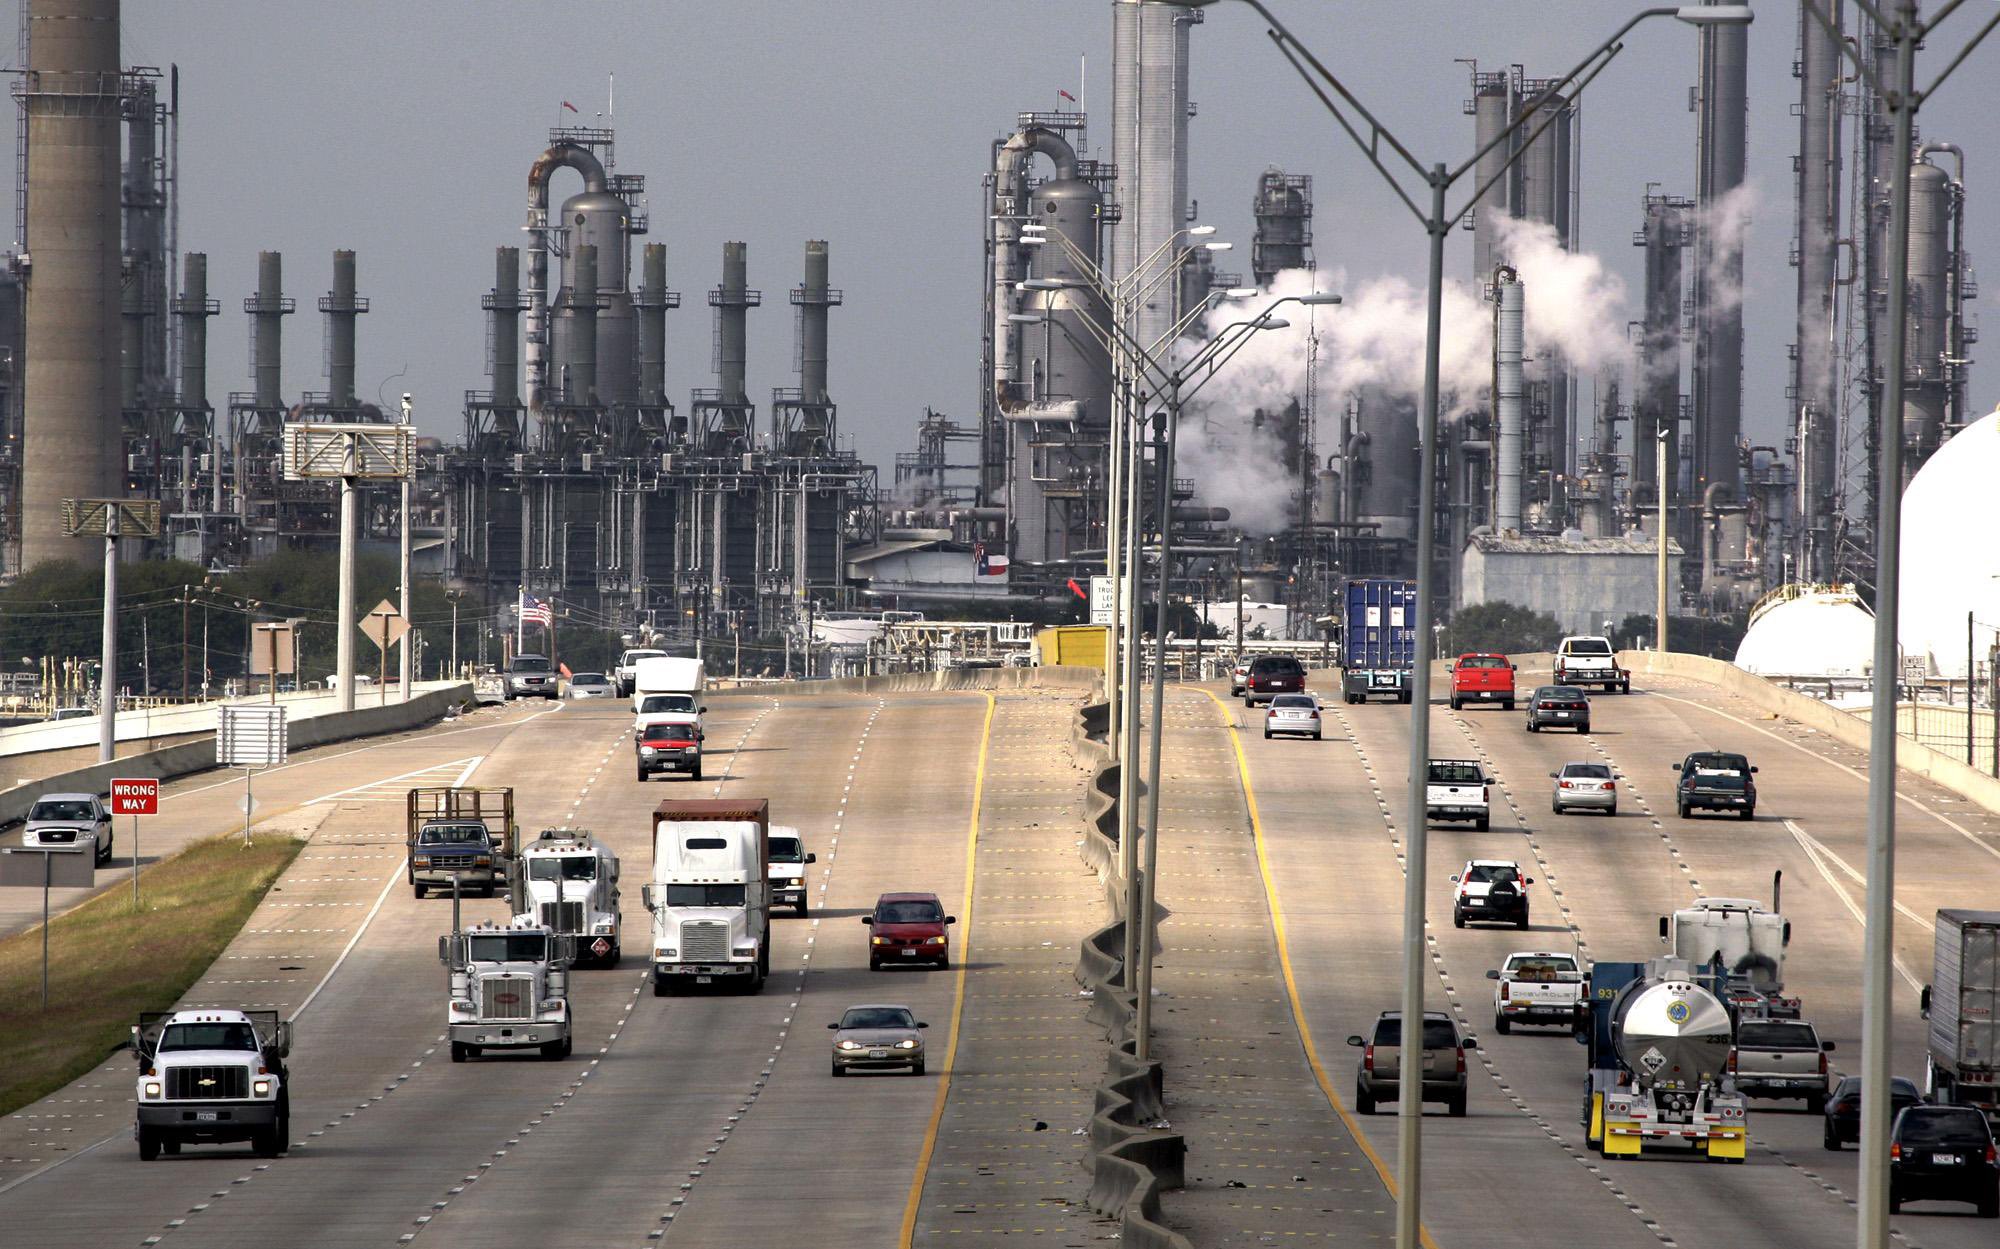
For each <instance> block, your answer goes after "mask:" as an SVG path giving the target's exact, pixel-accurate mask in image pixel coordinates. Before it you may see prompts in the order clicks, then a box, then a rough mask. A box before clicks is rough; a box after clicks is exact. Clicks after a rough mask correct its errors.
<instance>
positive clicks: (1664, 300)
mask: <svg viewBox="0 0 2000 1249" xmlns="http://www.w3.org/2000/svg"><path fill="white" fill-rule="evenodd" d="M1644 208H1645V214H1646V216H1645V225H1644V228H1642V229H1641V230H1640V231H1639V233H1638V235H1637V236H1636V237H1635V238H1634V240H1633V241H1634V242H1635V243H1637V244H1638V245H1639V246H1641V247H1643V248H1645V249H1646V260H1645V266H1646V294H1645V298H1646V313H1645V315H1646V319H1645V322H1644V323H1643V327H1642V329H1641V331H1640V337H1639V377H1638V382H1637V385H1636V386H1635V387H1634V388H1633V389H1634V393H1635V398H1636V400H1637V402H1636V403H1635V404H1634V406H1633V409H1632V502H1633V504H1634V505H1635V506H1639V507H1645V508H1652V507H1656V506H1657V505H1658V504H1659V501H1660V495H1659V492H1660V491H1665V493H1666V496H1667V499H1668V502H1669V503H1670V504H1671V503H1673V502H1674V501H1675V500H1676V494H1677V492H1676V489H1675V487H1676V486H1677V484H1678V481H1679V472H1680V419H1681V286H1682V277H1681V269H1682V264H1681V253H1682V252H1683V251H1684V250H1685V249H1686V247H1687V244H1688V233H1689V219H1690V217H1691V216H1692V214H1693V211H1694V202H1693V201H1692V200H1689V199H1686V198H1684V197H1681V196H1673V195H1648V196H1646V199H1645V205H1644ZM1662 429H1664V430H1665V431H1666V436H1667V480H1666V481H1665V482H1664V483H1662V482H1658V481H1656V480H1655V475H1656V472H1657V462H1656V459H1655V457H1656V456H1658V454H1659V444H1658V439H1659V435H1660V431H1661V430H1662Z"/></svg>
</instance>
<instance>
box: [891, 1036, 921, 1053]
mask: <svg viewBox="0 0 2000 1249" xmlns="http://www.w3.org/2000/svg"><path fill="white" fill-rule="evenodd" d="M919 1044H920V1042H919V1041H918V1040H917V1038H915V1037H911V1038H910V1039H909V1040H907V1041H898V1042H896V1048H897V1049H899V1050H913V1049H915V1048H917V1046H918V1045H919Z"/></svg>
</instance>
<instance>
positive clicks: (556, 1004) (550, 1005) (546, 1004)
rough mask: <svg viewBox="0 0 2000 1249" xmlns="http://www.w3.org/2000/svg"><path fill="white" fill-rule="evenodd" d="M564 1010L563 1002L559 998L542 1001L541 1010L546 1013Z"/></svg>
mask: <svg viewBox="0 0 2000 1249" xmlns="http://www.w3.org/2000/svg"><path fill="white" fill-rule="evenodd" d="M562 1008H563V1000H562V999H561V998H559V997H549V998H543V999H542V1002H541V1009H542V1010H544V1011H557V1010H561V1009H562Z"/></svg>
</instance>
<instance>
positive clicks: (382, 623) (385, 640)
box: [361, 599, 410, 650]
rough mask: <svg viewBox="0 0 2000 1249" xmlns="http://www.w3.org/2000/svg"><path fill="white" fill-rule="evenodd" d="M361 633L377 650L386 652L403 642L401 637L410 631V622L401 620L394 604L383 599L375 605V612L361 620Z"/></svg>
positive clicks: (400, 614) (400, 615)
mask: <svg viewBox="0 0 2000 1249" xmlns="http://www.w3.org/2000/svg"><path fill="white" fill-rule="evenodd" d="M361 631H362V632H363V633H365V634H367V635H368V640H369V641H371V642H373V643H375V645H376V646H377V647H378V648H380V649H382V650H388V649H389V648H390V647H391V646H394V645H395V644H396V643H398V642H400V641H402V640H403V635H404V634H405V633H408V632H409V631H410V622H409V621H407V620H405V619H403V617H402V613H400V612H398V611H397V610H396V605H395V604H394V603H391V602H390V601H389V600H388V599H383V600H382V601H381V602H379V603H377V604H375V610H373V611H371V612H369V613H368V615H367V616H365V617H363V618H362V621H361Z"/></svg>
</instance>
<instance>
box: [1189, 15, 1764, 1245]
mask: <svg viewBox="0 0 2000 1249" xmlns="http://www.w3.org/2000/svg"><path fill="white" fill-rule="evenodd" d="M1216 2H1217V0H1190V3H1191V4H1194V5H1196V6H1201V5H1206V4H1213V3H1216ZM1241 2H1242V3H1244V4H1248V5H1249V6H1250V7H1251V8H1253V9H1255V10H1256V11H1257V13H1258V15H1259V16H1261V17H1262V18H1263V19H1264V20H1265V22H1267V23H1268V24H1269V26H1270V29H1269V31H1268V33H1269V35H1270V38H1271V41H1272V42H1273V43H1275V44H1276V45H1277V46H1278V50H1279V52H1281V53H1282V54H1283V55H1284V57H1285V59H1286V60H1287V61H1288V62H1290V64H1291V66H1292V68H1293V69H1294V70H1296V71H1297V72H1298V74H1299V76H1300V77H1301V78H1303V79H1304V80H1305V81H1306V84H1307V86H1308V87H1310V88H1311V89H1312V92H1313V94H1314V95H1315V96H1317V97H1318V98H1319V101H1320V103H1321V104H1323V105H1325V106H1326V108H1327V110H1328V111H1329V112H1331V113H1332V114H1333V116H1334V118H1335V120H1336V121H1338V122H1339V123H1340V126H1341V128H1342V129H1343V130H1345V131H1346V132H1347V134H1348V136H1349V137H1350V138H1352V139H1353V140H1354V141H1355V143H1356V144H1357V145H1358V146H1359V147H1360V148H1361V151H1362V154H1363V155H1364V156H1365V157H1366V158H1367V160H1368V163H1369V164H1371V165H1373V166H1374V167H1375V171H1376V172H1377V173H1379V174H1381V175H1382V177H1383V178H1384V179H1385V180H1386V181H1387V182H1388V183H1389V185H1390V188H1391V189H1392V190H1394V191H1395V193H1396V196H1397V198H1399V199H1401V200H1402V201H1403V204H1404V206H1405V207H1407V208H1408V209H1409V210H1410V212H1411V214H1412V215H1413V216H1415V217H1416V218H1417V219H1418V221H1420V222H1421V223H1422V224H1423V227H1424V231H1425V233H1426V235H1427V236H1428V238H1429V241H1430V276H1429V283H1428V295H1429V298H1428V301H1427V308H1426V315H1425V333H1424V390H1423V399H1422V406H1421V407H1420V408H1419V409H1418V412H1417V422H1418V434H1417V443H1418V466H1419V467H1418V477H1417V535H1416V560H1417V577H1416V580H1417V595H1416V598H1417V601H1416V616H1417V618H1416V620H1415V621H1413V622H1412V623H1413V624H1414V625H1415V628H1413V629H1412V630H1411V633H1412V649H1413V650H1414V651H1415V652H1416V653H1415V655H1414V656H1413V657H1412V658H1413V661H1414V671H1413V672H1412V673H1411V681H1410V754H1409V786H1408V790H1407V793H1406V800H1407V802H1408V806H1407V808H1406V809H1407V811H1408V812H1409V816H1408V819H1409V831H1408V834H1407V836H1406V838H1405V842H1404V847H1405V862H1404V872H1405V876H1404V886H1403V1001H1402V1012H1403V1014H1402V1017H1403V1027H1404V1028H1405V1030H1411V1029H1420V1028H1421V1026H1422V1019H1423V1010H1424V984H1425V977H1426V976H1427V975H1428V974H1429V972H1428V955H1427V952H1426V950H1425V946H1424V937H1425V933H1424V906H1425V898H1424V889H1425V886H1426V881H1425V872H1426V868H1427V855H1428V851H1429V846H1428V837H1427V834H1428V830H1427V828H1426V824H1425V819H1424V808H1425V803H1424V784H1425V778H1426V775H1427V773H1428V768H1429V763H1430V687H1431V655H1430V650H1431V638H1430V630H1429V629H1428V628H1426V627H1425V626H1426V625H1427V624H1428V623H1429V622H1430V619H1431V617H1432V615H1433V606H1432V600H1433V597H1434V585H1435V582H1436V576H1435V569H1434V567H1433V564H1434V561H1433V559H1432V551H1431V547H1432V545H1433V543H1434V541H1435V520H1436V518H1435V516H1434V512H1435V510H1436V501H1437V448H1438V441H1437V429H1438V361H1439V356H1440V354H1441V352H1442V348H1443V309H1444V241H1445V238H1446V236H1447V234H1448V233H1449V232H1450V231H1451V230H1452V228H1453V227H1455V226H1456V225H1457V224H1458V221H1459V219H1460V218H1461V217H1463V216H1464V212H1463V211H1462V210H1461V211H1459V212H1448V211H1447V210H1446V205H1445V196H1446V194H1447V193H1448V192H1449V191H1450V190H1451V188H1452V187H1453V185H1455V184H1456V183H1457V182H1458V181H1459V179H1461V178H1463V177H1464V176H1465V175H1466V174H1468V173H1471V172H1472V171H1473V170H1474V169H1475V168H1477V166H1478V164H1479V162H1480V160H1481V158H1483V157H1484V156H1486V154H1487V153H1488V152H1490V151H1492V150H1493V149H1494V148H1497V147H1499V146H1500V145H1501V144H1503V143H1507V142H1509V141H1510V140H1511V138H1512V136H1513V135H1514V134H1515V133H1516V132H1517V131H1519V130H1521V129H1522V128H1523V127H1525V126H1527V125H1528V124H1529V123H1530V122H1531V121H1533V120H1534V119H1535V118H1536V117H1537V116H1541V117H1542V120H1541V124H1540V125H1539V126H1536V127H1535V129H1534V131H1533V132H1532V133H1531V134H1530V135H1529V137H1528V140H1527V142H1526V143H1525V144H1523V145H1522V147H1521V148H1519V149H1517V150H1516V153H1515V154H1514V155H1510V156H1509V157H1508V158H1507V159H1506V160H1505V161H1503V162H1501V164H1500V166H1499V168H1498V169H1497V170H1495V172H1494V173H1493V175H1492V176H1491V177H1490V178H1489V179H1488V180H1487V182H1486V183H1485V184H1484V185H1481V186H1478V187H1476V188H1475V189H1474V190H1473V193H1472V195H1471V197H1470V201H1469V202H1470V203H1471V204H1477V203H1479V201H1480V199H1481V197H1483V196H1484V195H1485V193H1486V191H1487V190H1488V188H1490V187H1491V186H1492V185H1493V183H1494V182H1496V181H1498V180H1499V178H1500V177H1501V176H1502V174H1504V173H1505V171H1506V170H1507V169H1508V168H1510V167H1511V166H1512V165H1513V164H1514V162H1515V160H1516V159H1518V152H1519V151H1524V150H1526V149H1527V148H1528V147H1530V146H1532V145H1533V143H1534V141H1535V139H1536V138H1538V137H1540V135H1541V133H1542V131H1544V130H1546V129H1547V128H1548V127H1549V126H1550V125H1551V124H1553V123H1554V121H1555V119H1556V117H1557V116H1558V113H1557V111H1556V110H1553V109H1543V108H1542V105H1543V104H1544V103H1545V102H1547V101H1548V100H1549V99H1550V98H1552V97H1553V96H1555V95H1556V94H1557V93H1559V92H1561V91H1564V90H1567V89H1569V88H1570V86H1571V84H1572V83H1574V84H1575V92H1576V93H1581V92H1582V91H1583V89H1584V88H1585V87H1587V86H1589V85H1590V81H1591V79H1593V78H1595V77H1596V76H1597V75H1598V73H1600V72H1601V71H1602V70H1603V69H1604V67H1605V66H1606V65H1608V64H1609V63H1610V62H1611V59H1612V58H1613V57H1615V56H1617V55H1618V53H1619V52H1620V51H1621V50H1622V49H1623V46H1624V45H1623V44H1622V43H1620V40H1622V39H1623V38H1624V37H1625V35H1626V33H1627V32H1629V31H1630V30H1631V29H1632V28H1633V27H1635V26H1637V25H1638V24H1639V23H1640V22H1642V21H1645V20H1646V19H1647V18H1650V17H1674V18H1678V19H1679V20H1681V21H1684V22H1688V23H1690V24H1692V25H1747V24H1748V23H1749V22H1750V21H1751V12H1750V6H1748V5H1722V4H1708V5H1692V6H1686V7H1675V8H1652V9H1644V10H1641V11H1640V12H1638V13H1636V14H1634V15H1633V16H1632V17H1631V18H1629V19H1627V20H1626V22H1625V24H1624V25H1623V26H1620V27H1619V28H1618V30H1617V32H1616V33H1615V34H1613V35H1612V36H1611V37H1610V38H1609V39H1607V40H1605V41H1604V42H1603V43H1602V44H1600V45H1598V47H1597V48H1596V49H1594V50H1593V51H1592V52H1591V53H1590V54H1589V55H1588V56H1585V57H1584V58H1583V59H1582V60H1581V61H1579V62H1577V65H1576V68H1574V69H1572V70H1571V71H1570V72H1569V73H1567V74H1565V75H1563V77H1561V78H1559V79H1557V80H1556V81H1555V82H1553V83H1552V84H1550V85H1549V86H1548V87H1547V88H1546V89H1545V90H1544V91H1543V92H1542V93H1541V94H1540V95H1538V96H1536V97H1535V98H1534V99H1533V100H1531V101H1530V102H1529V103H1528V104H1527V105H1525V106H1524V107H1523V108H1522V110H1521V112H1520V114H1519V115H1518V116H1517V117H1515V118H1513V119H1511V121H1510V123H1509V124H1508V126H1507V127H1506V128H1505V129H1503V130H1502V131H1501V132H1500V133H1499V134H1497V135H1495V136H1493V137H1492V138H1491V139H1490V140H1488V142H1487V143H1486V144H1485V145H1484V146H1482V147H1481V148H1480V149H1479V150H1478V151H1476V152H1474V153H1473V154H1472V156H1470V157H1469V158H1467V159H1466V160H1465V161H1464V162H1463V163H1461V164H1459V165H1458V166H1457V167H1455V168H1447V167H1446V166H1445V165H1444V164H1443V163H1441V162H1440V163H1434V164H1431V165H1428V166H1426V165H1425V164H1424V163H1423V162H1421V161H1419V160H1418V159H1417V157H1416V156H1415V155H1413V154H1412V153H1411V152H1410V149H1409V148H1408V147H1407V146H1405V145H1404V144H1403V143H1402V141H1401V140H1399V139H1397V138H1396V136H1395V135H1394V134H1393V133H1391V132H1390V131H1389V129H1388V128H1387V127H1385V126H1384V125H1383V124H1382V123H1381V122H1380V121H1379V120H1377V119H1376V117H1375V115H1374V114H1373V113H1371V112H1370V111H1369V110H1368V109H1367V108H1366V107H1365V106H1363V105H1362V103H1361V101H1360V100H1359V99H1357V98H1355V96H1354V93H1353V92H1351V91H1349V90H1348V89H1347V86H1346V85H1345V84H1344V83H1342V82H1341V81H1340V79H1339V78H1337V77H1336V76H1335V75H1334V73H1333V71H1331V70H1329V69H1328V68H1327V67H1326V66H1325V65H1324V64H1322V63H1321V62H1320V60H1319V58H1318V57H1316V56H1314V55H1313V54H1312V53H1311V52H1310V51H1308V50H1307V49H1306V47H1305V45H1304V44H1302V43H1300V42H1299V40H1298V39H1297V37H1295V36H1294V35H1293V34H1292V33H1291V32H1290V31H1289V30H1287V29H1286V28H1285V26H1284V24H1283V23H1282V22H1280V21H1279V20H1278V19H1277V17H1276V16H1274V15H1273V14H1272V13H1271V10H1270V9H1269V8H1268V7H1266V5H1265V4H1264V0H1241ZM1322 84H1324V85H1322ZM1328 88H1331V90H1332V92H1333V95H1329V94H1327V89H1328ZM1334 96H1338V97H1339V99H1338V100H1336V99H1335V98H1334ZM1349 111H1351V112H1352V113H1353V114H1355V116H1356V117H1357V118H1358V119H1359V123H1358V125H1357V123H1356V121H1354V120H1351V119H1350V118H1349V116H1348V112H1349ZM1385 145H1386V149H1387V150H1386V151H1385V150H1384V148H1385ZM1385 157H1386V158H1387V159H1388V160H1390V161H1399V162H1401V164H1400V165H1398V166H1397V169H1396V170H1392V169H1391V167H1390V166H1389V165H1388V164H1385V163H1384V159H1385ZM1402 166H1407V169H1403V168H1402ZM1412 175H1414V177H1415V179H1416V180H1418V181H1421V182H1422V183H1423V184H1424V185H1425V186H1426V187H1427V188H1428V190H1429V205H1428V207H1427V208H1420V207H1419V206H1418V204H1417V201H1416V199H1414V198H1413V197H1412V194H1411V191H1410V190H1409V189H1406V187H1405V180H1406V179H1409V178H1410V177H1411V176H1412ZM1411 1035H1416V1033H1415V1032H1411ZM1396 1114H1397V1120H1398V1127H1399V1135H1398V1138H1397V1148H1396V1170H1397V1175H1398V1177H1399V1182H1398V1191H1397V1201H1396V1246H1397V1249H1417V1245H1418V1244H1419V1242H1420V1239H1421V1236H1422V1178H1423V1153H1422V1147H1421V1134H1422V1124H1423V1050H1422V1048H1421V1047H1420V1046H1416V1045H1404V1046H1403V1047H1402V1049H1401V1063H1400V1067H1399V1070H1398V1072H1397V1099H1396Z"/></svg>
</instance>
